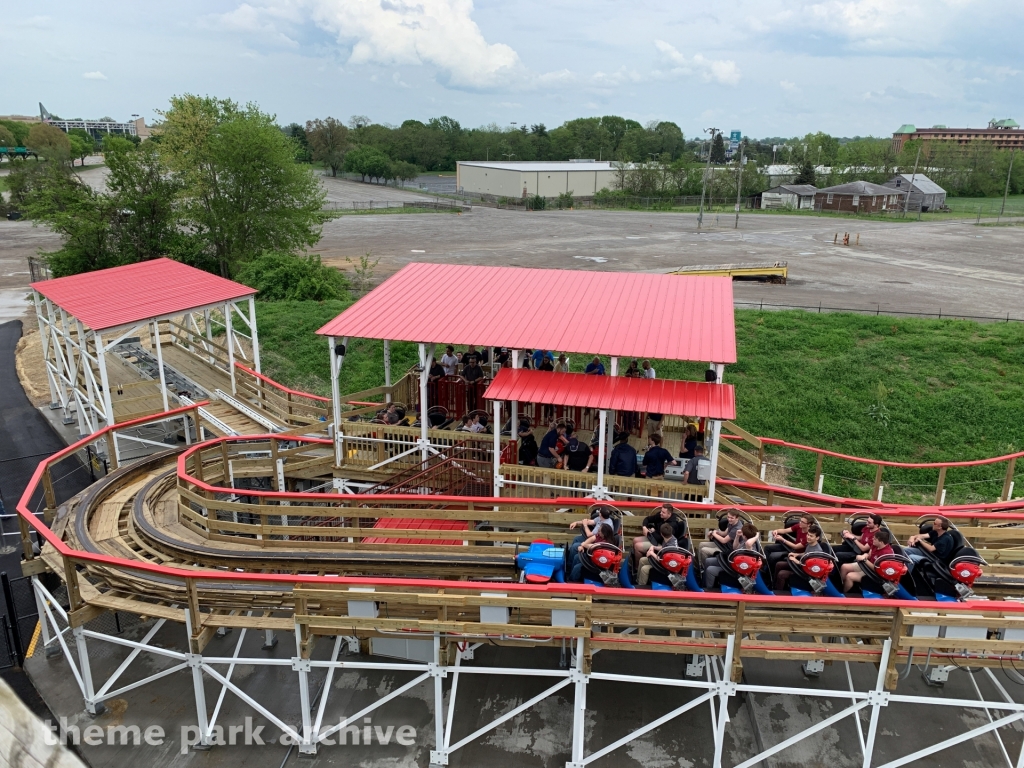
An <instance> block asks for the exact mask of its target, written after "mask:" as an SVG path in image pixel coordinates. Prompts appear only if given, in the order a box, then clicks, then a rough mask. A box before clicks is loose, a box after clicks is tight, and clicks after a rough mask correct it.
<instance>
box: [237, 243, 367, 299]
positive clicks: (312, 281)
mask: <svg viewBox="0 0 1024 768" xmlns="http://www.w3.org/2000/svg"><path fill="white" fill-rule="evenodd" d="M237 280H238V281H239V282H240V283H244V284H245V285H248V286H249V287H250V288H255V289H256V290H257V291H259V292H260V293H259V298H260V299H261V300H262V301H330V300H339V299H340V300H347V299H348V298H349V294H348V280H346V279H345V276H344V275H342V274H341V272H339V271H338V270H336V269H334V268H333V267H328V266H325V265H324V264H322V263H321V262H320V257H319V256H291V255H289V254H286V253H265V254H263V255H262V256H259V257H257V258H255V259H253V260H252V261H250V262H249V263H247V264H246V265H245V266H244V267H242V269H241V271H240V272H239V273H238V276H237Z"/></svg>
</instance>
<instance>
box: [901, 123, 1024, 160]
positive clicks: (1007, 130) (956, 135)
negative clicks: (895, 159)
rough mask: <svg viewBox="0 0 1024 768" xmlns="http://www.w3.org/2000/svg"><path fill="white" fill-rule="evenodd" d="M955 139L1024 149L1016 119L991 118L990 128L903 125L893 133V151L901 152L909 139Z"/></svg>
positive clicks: (1022, 134)
mask: <svg viewBox="0 0 1024 768" xmlns="http://www.w3.org/2000/svg"><path fill="white" fill-rule="evenodd" d="M915 139H920V140H921V141H955V142H956V143H957V144H961V145H963V144H970V143H971V142H974V141H990V142H992V143H994V144H995V146H996V149H1024V131H1022V130H1021V129H1020V126H1019V125H1018V124H1017V122H1016V121H1015V120H1009V119H1007V120H990V121H989V123H988V128H947V127H946V126H944V125H935V126H932V127H931V128H915V127H914V126H913V125H904V126H901V127H900V129H899V130H898V131H896V133H894V134H893V135H892V151H893V152H895V153H897V154H898V153H899V152H900V150H902V149H903V145H904V144H906V143H907V142H908V141H913V140H915Z"/></svg>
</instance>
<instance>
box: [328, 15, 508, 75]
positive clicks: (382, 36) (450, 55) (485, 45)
mask: <svg viewBox="0 0 1024 768" xmlns="http://www.w3.org/2000/svg"><path fill="white" fill-rule="evenodd" d="M308 2H309V5H310V7H311V9H312V13H313V20H314V21H315V22H316V24H317V25H318V26H320V27H322V28H324V29H326V30H328V31H330V32H331V33H333V34H334V35H336V36H337V38H338V40H339V41H340V42H343V43H351V44H352V56H351V58H350V61H351V63H353V64H383V65H395V64H430V65H433V66H435V67H437V68H438V69H439V70H440V71H441V73H442V79H443V80H446V81H447V82H448V83H450V84H451V85H454V86H459V87H470V88H487V87H491V86H496V85H501V84H508V80H509V78H510V76H511V75H513V74H514V72H515V71H516V70H517V69H519V68H520V66H521V65H520V61H519V55H518V54H517V53H516V52H515V51H514V50H513V49H512V48H510V47H509V46H507V45H505V44H504V43H489V42H487V40H486V39H485V38H484V35H483V32H481V31H480V27H478V26H477V24H476V22H475V21H473V18H472V14H473V2H472V0H308Z"/></svg>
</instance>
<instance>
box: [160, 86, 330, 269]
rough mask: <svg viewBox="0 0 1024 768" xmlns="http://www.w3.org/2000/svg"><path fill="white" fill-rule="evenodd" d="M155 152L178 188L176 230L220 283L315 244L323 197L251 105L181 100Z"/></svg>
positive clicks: (286, 142)
mask: <svg viewBox="0 0 1024 768" xmlns="http://www.w3.org/2000/svg"><path fill="white" fill-rule="evenodd" d="M163 117H164V125H163V140H162V141H161V142H160V144H159V145H158V146H159V148H160V154H161V157H162V159H163V160H164V162H166V164H167V167H168V168H169V169H170V171H171V172H172V173H173V174H174V176H175V178H176V180H177V181H178V182H179V183H180V184H181V190H182V191H181V202H180V223H181V225H182V226H183V227H184V228H185V229H186V231H188V232H190V233H191V234H193V235H194V236H195V237H197V238H199V239H200V240H201V241H203V243H204V246H205V252H206V253H207V254H208V255H209V256H210V257H212V258H214V259H216V261H217V264H218V265H219V270H220V273H221V275H223V276H225V277H229V276H230V275H231V274H232V272H233V270H234V269H235V268H236V267H237V266H238V265H240V264H242V263H244V262H245V261H247V260H248V259H250V258H253V257H255V256H258V255H259V254H261V253H264V252H266V251H282V252H295V251H297V250H299V249H301V248H304V247H308V246H312V245H314V244H315V243H316V242H317V241H318V240H319V239H320V231H321V228H322V223H323V218H322V216H321V213H320V211H321V208H322V206H323V201H324V192H323V190H322V189H321V188H320V185H319V183H318V181H317V179H316V177H315V176H314V175H313V172H312V170H311V169H310V168H308V167H306V166H303V165H300V164H298V163H296V162H295V151H294V146H293V145H292V143H291V140H290V139H289V138H288V137H286V136H285V135H284V134H283V133H281V131H280V130H278V128H277V126H276V125H275V124H274V119H273V117H272V116H271V115H268V114H265V113H263V112H260V111H259V108H258V107H257V106H256V105H255V104H248V105H246V106H245V107H244V108H240V107H239V106H238V105H237V104H236V103H235V102H233V101H230V100H227V99H216V98H212V97H200V96H193V95H191V94H186V95H184V96H175V97H173V98H172V99H171V107H170V109H169V110H167V111H166V112H165V113H163Z"/></svg>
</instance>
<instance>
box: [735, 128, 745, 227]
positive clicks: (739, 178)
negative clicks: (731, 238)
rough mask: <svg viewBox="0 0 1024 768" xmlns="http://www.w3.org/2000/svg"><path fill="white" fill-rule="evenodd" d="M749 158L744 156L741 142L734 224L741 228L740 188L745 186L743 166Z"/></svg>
mask: <svg viewBox="0 0 1024 768" xmlns="http://www.w3.org/2000/svg"><path fill="white" fill-rule="evenodd" d="M746 161H747V158H746V157H744V156H743V144H742V142H741V143H740V159H739V168H738V169H737V173H736V223H735V224H733V225H732V228H733V229H739V228H740V190H741V189H742V186H743V166H744V164H745V163H746Z"/></svg>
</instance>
